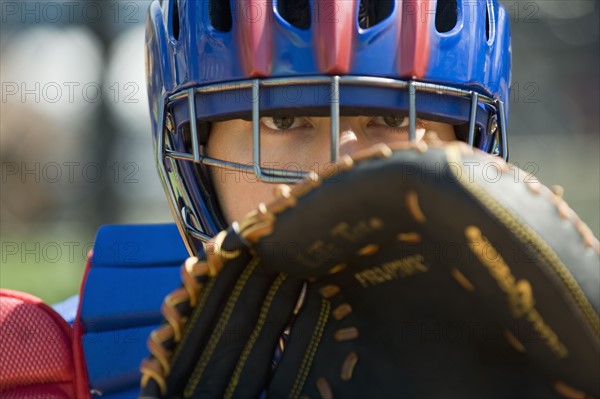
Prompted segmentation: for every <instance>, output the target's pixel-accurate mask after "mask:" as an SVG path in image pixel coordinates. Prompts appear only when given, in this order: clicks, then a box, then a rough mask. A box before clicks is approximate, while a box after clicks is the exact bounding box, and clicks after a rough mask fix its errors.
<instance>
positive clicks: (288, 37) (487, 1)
mask: <svg viewBox="0 0 600 399" xmlns="http://www.w3.org/2000/svg"><path fill="white" fill-rule="evenodd" d="M508 22H509V21H508V15H507V13H506V11H505V9H504V8H503V7H502V6H501V5H500V4H499V2H498V1H497V0H474V1H464V0H444V1H443V0H438V1H433V0H429V1H423V0H421V1H418V0H404V1H389V0H388V1H386V0H356V1H348V0H320V1H317V0H267V1H264V0H261V1H258V0H204V1H194V0H164V1H161V2H158V1H154V2H153V3H152V4H151V6H150V11H149V16H148V20H147V27H146V56H147V60H146V64H147V78H148V93H149V98H150V109H151V117H152V129H153V133H154V143H155V153H156V160H157V163H158V169H159V172H160V175H161V178H162V180H163V183H164V187H165V190H166V192H167V195H168V197H169V201H170V204H171V208H172V211H173V214H174V216H175V219H176V222H177V225H178V226H179V229H180V232H181V233H182V235H183V236H184V238H185V241H186V244H187V246H188V249H189V251H190V252H191V253H197V252H198V249H199V247H200V241H203V240H206V239H207V238H209V237H211V236H213V235H214V234H216V233H217V232H218V231H219V230H220V229H222V228H224V227H225V220H224V218H223V215H222V212H221V211H220V207H219V204H218V202H217V200H216V193H215V191H214V188H213V185H212V183H211V177H210V176H211V175H210V173H209V171H208V166H213V167H220V168H230V169H237V170H243V171H253V172H254V173H255V174H256V176H257V177H258V178H259V179H260V180H264V181H270V182H286V181H294V180H295V179H298V178H299V177H301V175H302V173H300V172H296V173H292V172H289V171H284V170H277V169H267V168H265V167H264V166H263V165H262V164H261V162H260V138H259V133H258V131H259V121H258V119H259V115H277V114H278V113H279V115H285V114H290V109H293V113H294V114H298V113H301V114H304V115H325V116H331V125H332V126H331V127H332V128H331V159H332V161H334V160H335V159H336V157H337V149H338V146H339V144H338V137H337V136H338V128H337V123H338V120H339V115H340V114H343V115H385V114H388V115H389V114H390V113H394V114H398V113H406V114H407V115H409V120H410V133H411V134H410V137H411V139H414V137H415V120H416V117H417V115H418V116H419V117H422V118H425V119H429V120H435V121H442V122H446V123H451V124H453V125H454V126H455V131H456V134H457V137H458V138H459V139H462V140H464V141H467V142H468V143H470V144H472V145H474V146H477V147H479V148H481V149H483V150H485V151H488V152H492V153H493V152H496V153H498V154H500V155H502V156H503V157H504V158H506V157H507V142H506V110H507V105H506V103H507V101H508V91H509V85H510V64H511V55H510V53H511V50H510V33H509V23H508ZM192 115H193V116H194V117H191V116H192ZM236 118H242V119H250V120H252V121H253V130H254V140H253V144H254V149H253V154H254V163H253V164H252V165H243V164H239V163H238V164H236V163H232V162H226V161H223V160H218V159H214V158H210V157H208V156H206V152H205V144H206V141H207V137H208V133H209V130H210V123H211V122H214V121H222V120H227V119H236Z"/></svg>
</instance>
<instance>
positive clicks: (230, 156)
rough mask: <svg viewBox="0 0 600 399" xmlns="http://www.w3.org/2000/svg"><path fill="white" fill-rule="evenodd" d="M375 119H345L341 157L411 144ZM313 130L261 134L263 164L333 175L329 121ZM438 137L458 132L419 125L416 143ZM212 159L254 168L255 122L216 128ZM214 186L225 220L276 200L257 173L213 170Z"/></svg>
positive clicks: (211, 138)
mask: <svg viewBox="0 0 600 399" xmlns="http://www.w3.org/2000/svg"><path fill="white" fill-rule="evenodd" d="M370 119H371V118H370V117H361V116H357V117H341V118H340V129H339V130H340V133H339V135H340V137H339V142H340V155H344V154H349V155H352V154H353V153H355V152H356V151H359V150H361V149H364V148H367V147H370V146H372V145H374V144H376V143H378V142H382V141H383V142H387V143H390V142H393V141H407V140H408V133H407V132H406V134H397V133H396V134H394V135H393V137H392V136H391V135H390V134H382V133H381V130H378V129H377V128H373V127H370V126H369V120H370ZM310 121H311V125H312V126H311V127H310V128H305V129H296V130H295V131H293V132H281V133H280V132H277V133H273V132H271V133H265V132H262V133H261V164H262V166H267V167H274V168H279V169H284V170H299V169H302V170H306V171H309V170H314V171H316V172H317V173H326V172H327V171H330V170H332V169H331V167H332V165H331V163H330V162H329V156H330V155H329V153H330V150H329V149H330V125H329V123H330V119H329V118H310ZM426 132H427V133H430V132H433V133H435V134H436V135H437V136H438V138H439V139H441V140H443V141H452V140H455V139H456V136H455V134H454V128H453V127H452V126H451V125H449V124H445V123H439V122H431V121H419V123H418V126H417V139H419V140H421V139H422V138H423V137H424V135H425V133H426ZM206 151H207V155H208V156H210V157H213V158H217V159H222V160H226V161H230V162H238V163H241V164H245V165H251V164H252V123H251V122H249V121H244V120H241V119H236V120H230V121H225V122H216V123H213V125H212V128H211V133H210V136H209V139H208V143H207V147H206ZM211 172H212V176H213V182H214V185H215V189H216V192H217V195H218V199H219V203H220V204H221V209H222V211H223V212H224V215H225V218H226V221H227V222H228V223H231V222H233V221H235V220H240V219H241V218H242V217H243V216H244V215H245V214H246V213H247V212H249V211H251V210H252V209H254V208H256V207H257V206H258V204H259V203H261V202H268V201H270V200H271V199H272V198H273V191H274V189H275V185H274V184H270V183H265V182H259V181H258V180H257V178H256V176H254V174H253V173H252V172H243V171H241V170H239V171H226V170H224V169H220V168H211Z"/></svg>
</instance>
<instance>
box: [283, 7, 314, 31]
mask: <svg viewBox="0 0 600 399" xmlns="http://www.w3.org/2000/svg"><path fill="white" fill-rule="evenodd" d="M277 12H278V13H279V15H280V16H281V18H283V19H284V20H285V21H286V22H288V23H289V24H290V25H292V26H295V27H296V28H298V29H303V30H306V29H308V28H310V5H309V4H308V0H287V1H282V0H279V1H277Z"/></svg>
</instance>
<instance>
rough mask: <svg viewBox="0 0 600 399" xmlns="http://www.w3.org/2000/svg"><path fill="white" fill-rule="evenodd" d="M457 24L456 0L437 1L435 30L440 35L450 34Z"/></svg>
mask: <svg viewBox="0 0 600 399" xmlns="http://www.w3.org/2000/svg"><path fill="white" fill-rule="evenodd" d="M457 22H458V6H457V4H456V0H438V2H437V6H436V9H435V29H436V30H437V31H438V32H440V33H445V32H450V31H451V30H452V29H454V27H455V26H456V23H457Z"/></svg>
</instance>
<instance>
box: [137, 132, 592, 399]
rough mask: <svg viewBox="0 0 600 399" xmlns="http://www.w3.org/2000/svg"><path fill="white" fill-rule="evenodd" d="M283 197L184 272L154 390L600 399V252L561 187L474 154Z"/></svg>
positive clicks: (453, 153)
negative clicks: (558, 189) (590, 397)
mask: <svg viewBox="0 0 600 399" xmlns="http://www.w3.org/2000/svg"><path fill="white" fill-rule="evenodd" d="M275 191H276V199H274V200H273V202H271V203H269V204H268V205H266V206H265V205H264V204H261V205H260V206H259V207H258V209H257V210H256V211H254V212H251V213H250V214H248V215H247V216H246V217H245V218H244V220H242V221H241V222H240V223H239V224H238V223H234V224H233V225H232V226H231V227H230V228H229V229H228V230H227V231H224V232H221V233H220V234H219V235H217V236H216V237H215V238H214V240H213V241H212V243H211V244H210V245H208V246H207V247H206V253H207V260H198V259H196V258H190V259H188V261H187V262H186V263H185V265H184V266H183V267H182V280H183V285H182V287H181V288H179V289H178V290H176V291H174V292H173V293H171V294H170V295H169V296H168V297H167V298H166V299H165V302H164V306H163V313H164V316H165V319H166V322H165V323H164V325H163V326H162V327H160V328H159V329H157V330H156V331H155V332H154V333H153V334H152V335H151V337H150V338H149V341H148V344H149V349H150V352H151V353H152V356H151V357H150V358H149V359H147V360H145V361H144V362H143V364H142V366H141V370H142V372H143V378H142V396H143V397H168V398H171V397H186V398H187V397H193V398H200V397H203V398H204V397H211V398H213V397H214V398H217V397H218V398H221V397H249V398H254V397H258V396H260V395H261V394H266V395H267V397H275V398H279V397H293V398H296V397H311V398H319V397H321V398H331V397H334V396H335V397H343V398H346V397H355V398H367V397H373V398H382V397H419V398H421V397H431V396H436V397H447V396H449V395H461V396H462V395H484V396H485V397H502V398H506V397H519V398H523V397H542V398H551V397H568V398H584V397H588V395H594V396H597V397H598V396H600V379H599V376H600V319H599V317H598V312H599V302H600V279H599V251H600V249H599V245H598V241H597V240H596V239H595V238H594V237H593V235H592V234H591V232H590V230H589V229H588V228H587V227H586V226H585V224H584V223H583V222H582V221H581V220H580V219H579V218H578V217H577V216H576V215H575V214H574V212H573V211H572V210H571V209H570V208H569V207H568V206H567V205H566V204H565V202H564V201H563V200H562V199H561V197H560V193H557V192H553V191H551V190H549V189H547V188H546V187H544V186H542V185H541V184H539V183H538V182H537V181H535V179H533V178H531V177H530V176H526V175H525V173H524V172H523V171H521V170H519V169H517V168H514V167H511V166H510V165H508V164H505V163H504V162H503V161H502V160H500V159H498V158H496V157H491V156H488V155H486V154H483V153H481V152H479V151H477V150H472V149H471V148H469V147H467V146H466V145H462V144H458V143H453V144H450V145H442V144H439V145H435V146H431V147H430V148H427V146H425V145H424V144H419V145H406V146H402V147H398V148H395V150H394V151H392V150H391V149H390V148H389V147H387V146H384V145H380V146H376V147H374V148H372V149H370V150H369V151H366V152H364V153H362V154H360V155H357V156H356V157H354V159H351V158H349V157H344V158H343V159H342V162H341V163H340V164H339V170H338V171H337V173H336V174H335V175H333V176H329V177H327V178H319V177H318V176H316V175H315V176H312V177H311V178H310V179H308V180H307V181H305V182H303V183H300V184H297V185H294V186H293V187H288V186H279V187H277V189H276V190H275ZM555 191H556V190H555Z"/></svg>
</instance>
